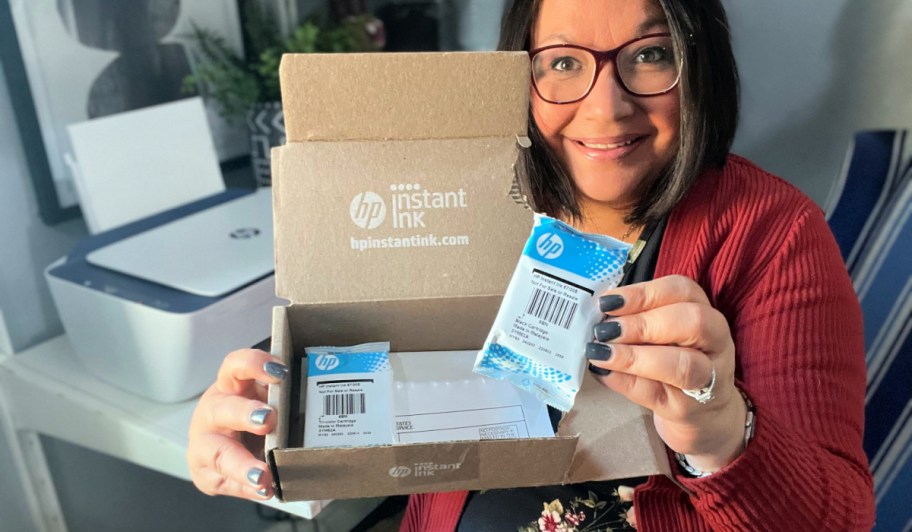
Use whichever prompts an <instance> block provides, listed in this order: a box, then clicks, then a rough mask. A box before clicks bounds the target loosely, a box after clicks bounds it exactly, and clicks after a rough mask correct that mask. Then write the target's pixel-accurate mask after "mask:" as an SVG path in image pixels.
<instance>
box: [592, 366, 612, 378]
mask: <svg viewBox="0 0 912 532" xmlns="http://www.w3.org/2000/svg"><path fill="white" fill-rule="evenodd" d="M589 371H591V372H592V373H594V374H596V375H599V376H602V377H607V376H608V375H611V370H610V369H605V368H600V367H598V366H593V365H592V364H589Z"/></svg>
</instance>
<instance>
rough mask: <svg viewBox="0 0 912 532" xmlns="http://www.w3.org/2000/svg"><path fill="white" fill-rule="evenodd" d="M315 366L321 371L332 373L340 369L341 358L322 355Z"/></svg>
mask: <svg viewBox="0 0 912 532" xmlns="http://www.w3.org/2000/svg"><path fill="white" fill-rule="evenodd" d="M314 364H315V365H316V366H317V369H319V370H321V371H330V370H334V369H336V368H338V367H339V357H337V356H336V355H320V356H318V357H317V360H316V362H314Z"/></svg>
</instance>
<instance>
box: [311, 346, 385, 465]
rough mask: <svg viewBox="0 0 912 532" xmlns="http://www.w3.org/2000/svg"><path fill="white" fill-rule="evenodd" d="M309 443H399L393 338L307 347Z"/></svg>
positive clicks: (329, 444) (315, 445)
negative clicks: (391, 354)
mask: <svg viewBox="0 0 912 532" xmlns="http://www.w3.org/2000/svg"><path fill="white" fill-rule="evenodd" d="M304 351H305V353H307V392H306V402H305V405H306V406H305V409H304V410H305V412H304V447H363V446H368V445H389V444H392V443H393V370H392V367H391V366H390V361H389V342H375V343H369V344H360V345H356V346H352V347H307V348H305V349H304Z"/></svg>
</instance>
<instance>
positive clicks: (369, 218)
mask: <svg viewBox="0 0 912 532" xmlns="http://www.w3.org/2000/svg"><path fill="white" fill-rule="evenodd" d="M348 212H349V214H351V219H352V221H353V222H355V225H357V226H358V227H360V228H361V229H375V228H377V227H378V226H379V225H380V224H382V223H383V220H384V219H386V203H384V202H383V198H381V197H380V196H378V195H377V194H374V193H373V192H359V193H358V194H356V195H355V197H354V198H352V201H351V205H350V206H349V209H348Z"/></svg>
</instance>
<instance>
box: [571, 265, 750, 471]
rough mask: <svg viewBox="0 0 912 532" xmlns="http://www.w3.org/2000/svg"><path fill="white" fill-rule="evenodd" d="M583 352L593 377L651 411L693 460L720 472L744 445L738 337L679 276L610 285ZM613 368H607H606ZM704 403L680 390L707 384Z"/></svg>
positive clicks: (667, 437)
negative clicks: (736, 375) (709, 389)
mask: <svg viewBox="0 0 912 532" xmlns="http://www.w3.org/2000/svg"><path fill="white" fill-rule="evenodd" d="M599 301H600V307H601V309H602V311H603V312H605V314H606V316H605V320H604V321H603V322H602V323H599V324H598V325H596V326H595V334H596V338H597V340H599V341H598V342H593V343H591V344H589V346H588V347H587V350H586V356H587V358H588V359H589V362H590V363H591V365H592V366H594V367H595V368H594V369H593V368H591V367H590V369H591V370H592V373H593V375H594V376H595V378H596V380H598V381H599V382H600V383H602V384H603V385H604V386H607V387H608V388H611V389H612V390H614V391H616V392H618V393H621V394H623V395H625V396H627V397H628V398H629V399H630V400H631V401H633V402H635V403H637V404H639V405H642V406H644V407H646V408H648V409H650V410H652V412H653V413H654V416H653V419H654V421H655V427H656V429H657V431H658V433H659V436H661V438H662V440H664V441H665V444H666V445H668V447H669V448H671V449H672V450H674V451H677V452H679V453H682V454H684V455H686V456H687V460H688V462H689V463H690V465H692V466H693V467H695V468H697V469H699V470H701V471H706V472H713V471H717V470H719V469H721V468H723V467H725V466H726V465H728V464H729V463H730V462H732V461H733V460H734V459H735V458H737V456H738V455H739V454H740V453H741V451H742V450H743V440H744V421H745V417H746V415H747V406H746V405H745V403H744V399H743V398H742V397H741V394H740V393H739V392H738V390H737V388H735V380H734V372H735V344H734V341H733V340H732V336H731V331H730V330H729V327H728V323H727V321H726V320H725V317H724V316H723V315H722V313H720V312H719V311H718V310H716V309H715V308H713V307H712V305H710V303H709V299H708V298H707V297H706V293H705V292H704V291H703V289H702V288H700V286H699V285H698V284H697V283H695V282H694V281H692V280H691V279H688V278H687V277H684V276H680V275H673V276H668V277H662V278H659V279H655V280H652V281H647V282H643V283H637V284H633V285H628V286H624V287H620V288H616V289H613V290H609V291H607V292H605V294H603V296H602V297H601V298H600V300H599ZM599 368H601V369H602V370H610V373H608V374H603V373H605V371H599ZM713 369H715V385H714V386H713V398H712V399H711V400H709V401H707V402H706V403H705V404H701V403H700V402H698V401H697V400H696V399H694V398H693V397H690V396H688V395H686V394H684V393H683V392H682V391H681V390H695V389H699V388H703V387H705V386H707V385H708V384H709V383H710V380H711V378H712V372H713Z"/></svg>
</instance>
